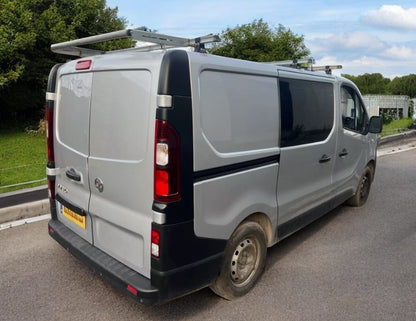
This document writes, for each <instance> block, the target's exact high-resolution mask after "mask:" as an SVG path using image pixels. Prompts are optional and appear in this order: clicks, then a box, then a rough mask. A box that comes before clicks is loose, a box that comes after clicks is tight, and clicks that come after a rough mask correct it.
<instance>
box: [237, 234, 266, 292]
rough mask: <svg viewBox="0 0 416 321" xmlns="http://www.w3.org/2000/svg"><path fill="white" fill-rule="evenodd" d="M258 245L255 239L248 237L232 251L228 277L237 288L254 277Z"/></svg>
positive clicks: (258, 257)
mask: <svg viewBox="0 0 416 321" xmlns="http://www.w3.org/2000/svg"><path fill="white" fill-rule="evenodd" d="M259 248H260V244H259V241H258V239H256V238H255V237H248V238H246V239H245V240H244V241H242V242H241V243H240V244H238V246H237V247H236V249H235V250H234V255H233V257H232V259H231V266H230V271H231V274H230V277H231V280H232V282H233V283H234V285H235V286H237V287H243V286H245V285H247V283H249V282H250V280H251V278H252V277H253V276H254V274H255V273H254V272H255V271H256V269H257V267H258V265H259V263H260V256H259Z"/></svg>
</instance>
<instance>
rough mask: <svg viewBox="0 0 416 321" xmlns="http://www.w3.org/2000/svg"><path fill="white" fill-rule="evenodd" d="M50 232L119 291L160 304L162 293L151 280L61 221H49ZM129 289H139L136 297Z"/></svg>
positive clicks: (143, 300) (140, 299)
mask: <svg viewBox="0 0 416 321" xmlns="http://www.w3.org/2000/svg"><path fill="white" fill-rule="evenodd" d="M48 231H49V235H50V236H51V237H52V238H54V239H55V240H56V241H57V242H58V243H59V244H61V245H62V246H63V247H64V248H65V249H67V250H68V251H69V252H70V253H71V254H72V255H74V256H75V257H76V258H78V259H79V260H81V261H82V262H84V263H85V264H86V265H87V266H88V267H89V268H90V269H91V270H92V271H93V272H94V273H95V274H97V275H99V276H101V277H102V278H104V279H105V280H107V281H108V282H110V283H111V284H112V285H113V286H115V287H116V288H119V289H120V290H121V291H123V292H125V293H128V294H129V295H130V296H132V297H133V298H135V299H136V300H137V301H139V302H141V303H144V304H153V303H156V302H160V291H159V289H158V288H156V287H154V286H152V284H151V281H150V279H148V278H146V277H144V276H143V275H141V274H139V273H137V272H136V271H134V270H132V269H130V268H129V267H127V266H125V265H124V264H122V263H120V262H119V261H117V260H115V259H114V258H113V257H111V256H109V255H108V254H106V253H104V252H103V251H101V250H99V249H98V248H96V247H94V246H93V245H91V244H90V243H88V242H87V241H85V240H84V239H83V238H81V237H80V236H78V235H77V234H75V233H74V232H73V231H71V230H70V229H69V228H67V227H66V226H65V225H64V224H62V223H61V222H59V221H58V220H54V219H52V220H50V221H49V223H48ZM129 286H130V287H132V288H134V289H135V290H137V295H136V294H135V293H133V292H132V291H130V290H129V289H128V287H129Z"/></svg>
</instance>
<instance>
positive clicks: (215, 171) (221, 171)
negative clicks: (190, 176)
mask: <svg viewBox="0 0 416 321" xmlns="http://www.w3.org/2000/svg"><path fill="white" fill-rule="evenodd" d="M279 162H280V154H279V155H273V156H267V157H263V158H258V159H254V160H250V161H246V162H241V163H237V164H232V165H227V166H221V167H216V168H210V169H206V170H202V171H198V172H195V173H194V183H196V182H201V181H204V180H207V179H212V178H216V177H221V176H225V175H230V174H234V173H238V172H243V171H247V170H249V169H253V168H257V167H262V166H266V165H270V164H275V163H277V164H278V163H279Z"/></svg>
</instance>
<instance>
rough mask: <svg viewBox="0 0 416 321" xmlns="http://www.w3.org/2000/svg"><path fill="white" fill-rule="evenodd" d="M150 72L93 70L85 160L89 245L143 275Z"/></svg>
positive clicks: (149, 181)
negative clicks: (89, 221) (87, 190)
mask: <svg viewBox="0 0 416 321" xmlns="http://www.w3.org/2000/svg"><path fill="white" fill-rule="evenodd" d="M151 78H152V77H151V72H150V71H149V70H144V69H139V70H114V71H99V72H98V71H97V72H95V73H94V79H93V90H92V100H91V122H90V156H89V160H88V168H89V185H90V187H91V199H90V205H89V212H90V214H91V217H92V225H93V242H94V246H96V247H97V248H99V249H101V250H103V251H104V252H106V253H108V254H109V255H111V256H112V257H114V258H115V259H117V260H118V261H120V262H122V263H124V264H125V265H127V266H129V267H130V268H132V269H134V270H136V271H138V272H139V273H141V274H142V275H144V276H146V277H150V248H151V245H150V233H151V221H152V214H151V213H152V212H151V208H152V201H153V177H152V175H153V144H152V143H151V142H150V140H152V139H153V138H152V137H149V132H151V131H153V132H154V129H152V128H150V131H149V126H150V124H151V123H152V124H154V115H153V122H151V119H152V118H151V117H152V115H151V113H150V109H151V106H150V97H151V95H150V90H151ZM149 117H150V118H149Z"/></svg>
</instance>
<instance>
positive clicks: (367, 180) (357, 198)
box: [347, 166, 373, 207]
mask: <svg viewBox="0 0 416 321" xmlns="http://www.w3.org/2000/svg"><path fill="white" fill-rule="evenodd" d="M372 181H373V172H372V171H371V168H370V167H368V166H367V167H366V168H365V169H364V173H363V175H362V176H361V178H360V182H359V183H358V186H357V190H356V192H355V195H354V196H352V197H351V198H350V199H349V200H348V201H347V203H348V205H351V206H355V207H358V206H362V205H364V203H365V202H366V201H367V198H368V195H369V194H370V188H371V182H372Z"/></svg>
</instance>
